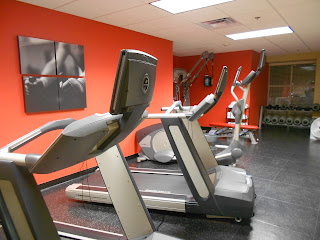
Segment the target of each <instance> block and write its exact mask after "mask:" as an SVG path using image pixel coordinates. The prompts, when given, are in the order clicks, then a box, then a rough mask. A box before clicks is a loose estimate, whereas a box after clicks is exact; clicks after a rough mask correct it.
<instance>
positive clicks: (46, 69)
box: [18, 36, 57, 75]
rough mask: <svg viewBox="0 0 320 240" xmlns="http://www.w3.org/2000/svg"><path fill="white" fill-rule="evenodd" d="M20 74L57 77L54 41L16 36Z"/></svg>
mask: <svg viewBox="0 0 320 240" xmlns="http://www.w3.org/2000/svg"><path fill="white" fill-rule="evenodd" d="M18 42H19V53H20V71H21V74H38V75H57V71H56V63H55V46H54V41H50V40H45V39H39V38H32V37H24V36H18Z"/></svg>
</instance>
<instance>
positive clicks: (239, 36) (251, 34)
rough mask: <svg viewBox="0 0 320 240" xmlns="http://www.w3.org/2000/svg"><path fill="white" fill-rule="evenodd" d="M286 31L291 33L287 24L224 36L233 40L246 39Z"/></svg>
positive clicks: (285, 32) (284, 32)
mask: <svg viewBox="0 0 320 240" xmlns="http://www.w3.org/2000/svg"><path fill="white" fill-rule="evenodd" d="M287 33H293V30H292V29H291V28H290V27H289V26H286V27H278V28H269V29H263V30H258V31H251V32H243V33H235V34H230V35H226V37H228V38H231V39H233V40H241V39H248V38H257V37H267V36H273V35H280V34H287Z"/></svg>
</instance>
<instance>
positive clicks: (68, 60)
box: [55, 42, 85, 76]
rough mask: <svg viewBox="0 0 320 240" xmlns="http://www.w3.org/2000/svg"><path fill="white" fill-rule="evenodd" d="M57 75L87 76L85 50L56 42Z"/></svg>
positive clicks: (73, 45)
mask: <svg viewBox="0 0 320 240" xmlns="http://www.w3.org/2000/svg"><path fill="white" fill-rule="evenodd" d="M55 47H56V62H57V75H62V76H85V71H84V48H83V46H81V45H76V44H69V43H64V42H55Z"/></svg>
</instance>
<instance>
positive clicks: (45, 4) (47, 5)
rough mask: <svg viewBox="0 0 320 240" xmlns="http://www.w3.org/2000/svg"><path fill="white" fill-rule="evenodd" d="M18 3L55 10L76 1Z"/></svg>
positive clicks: (28, 0) (33, 0) (21, 0)
mask: <svg viewBox="0 0 320 240" xmlns="http://www.w3.org/2000/svg"><path fill="white" fill-rule="evenodd" d="M18 1H19V2H25V3H30V4H33V5H37V6H40V7H45V8H51V9H54V8H57V7H60V6H62V5H64V4H67V3H70V2H73V1H75V0H55V1H52V0H18Z"/></svg>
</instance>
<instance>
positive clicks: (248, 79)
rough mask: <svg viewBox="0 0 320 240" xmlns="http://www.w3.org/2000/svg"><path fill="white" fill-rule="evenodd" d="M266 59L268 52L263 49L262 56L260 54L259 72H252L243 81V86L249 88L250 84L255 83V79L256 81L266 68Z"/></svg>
mask: <svg viewBox="0 0 320 240" xmlns="http://www.w3.org/2000/svg"><path fill="white" fill-rule="evenodd" d="M265 58H266V50H264V49H262V51H261V54H260V62H259V66H258V68H257V71H253V70H252V71H251V72H250V73H249V74H248V75H247V76H246V77H245V79H243V80H242V85H245V86H247V85H248V84H249V83H251V82H252V81H253V79H255V78H256V77H257V76H258V75H259V74H260V73H261V71H262V69H263V68H264V64H265Z"/></svg>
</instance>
